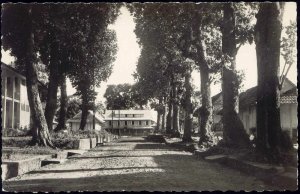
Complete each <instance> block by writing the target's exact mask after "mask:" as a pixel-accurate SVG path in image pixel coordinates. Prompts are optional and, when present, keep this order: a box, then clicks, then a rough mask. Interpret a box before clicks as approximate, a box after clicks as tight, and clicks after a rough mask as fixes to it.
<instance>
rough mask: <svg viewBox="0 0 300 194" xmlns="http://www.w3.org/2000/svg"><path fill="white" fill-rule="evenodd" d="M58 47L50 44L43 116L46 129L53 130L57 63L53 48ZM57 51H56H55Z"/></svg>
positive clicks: (55, 107) (55, 106)
mask: <svg viewBox="0 0 300 194" xmlns="http://www.w3.org/2000/svg"><path fill="white" fill-rule="evenodd" d="M55 49H58V48H57V44H56V43H53V44H52V46H51V59H50V74H49V84H48V93H47V101H46V108H45V118H46V121H47V125H48V129H49V130H50V131H52V130H53V119H54V115H55V112H56V109H57V90H58V84H59V83H58V80H59V79H58V74H59V72H58V65H57V64H56V63H57V61H56V60H55V56H54V55H55V54H54V52H55V51H54V50H55ZM56 52H57V51H56Z"/></svg>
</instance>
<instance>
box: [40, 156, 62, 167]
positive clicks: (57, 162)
mask: <svg viewBox="0 0 300 194" xmlns="http://www.w3.org/2000/svg"><path fill="white" fill-rule="evenodd" d="M65 161H66V159H56V158H52V159H47V160H42V163H41V166H46V165H48V164H63V163H65Z"/></svg>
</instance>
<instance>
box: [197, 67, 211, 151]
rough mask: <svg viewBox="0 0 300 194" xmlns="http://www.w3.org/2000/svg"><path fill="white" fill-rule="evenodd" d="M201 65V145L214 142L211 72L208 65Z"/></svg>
mask: <svg viewBox="0 0 300 194" xmlns="http://www.w3.org/2000/svg"><path fill="white" fill-rule="evenodd" d="M199 67H200V76H201V96H202V98H201V99H202V101H201V102H202V106H201V108H200V109H199V117H200V119H199V120H200V123H199V127H200V128H199V135H200V139H199V145H203V144H211V143H212V142H213V133H212V130H211V129H212V123H213V117H212V111H213V110H212V100H211V91H210V76H211V75H210V72H209V69H208V67H207V66H206V65H204V64H202V65H200V66H199Z"/></svg>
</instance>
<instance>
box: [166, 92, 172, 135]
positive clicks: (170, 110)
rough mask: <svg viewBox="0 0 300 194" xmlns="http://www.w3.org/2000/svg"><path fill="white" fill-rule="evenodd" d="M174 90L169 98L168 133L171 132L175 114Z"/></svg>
mask: <svg viewBox="0 0 300 194" xmlns="http://www.w3.org/2000/svg"><path fill="white" fill-rule="evenodd" d="M171 96H172V90H171V92H170V98H169V100H168V114H167V122H166V133H167V134H171V133H172V128H173V126H172V125H173V122H172V120H173V119H172V115H173V103H172V97H171Z"/></svg>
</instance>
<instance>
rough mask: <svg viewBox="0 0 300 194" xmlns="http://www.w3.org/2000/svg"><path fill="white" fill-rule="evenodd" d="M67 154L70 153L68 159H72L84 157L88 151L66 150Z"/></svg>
mask: <svg viewBox="0 0 300 194" xmlns="http://www.w3.org/2000/svg"><path fill="white" fill-rule="evenodd" d="M66 152H68V154H67V157H70V156H74V155H82V154H83V153H85V152H87V150H66Z"/></svg>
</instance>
